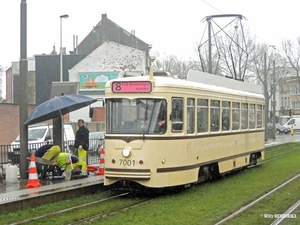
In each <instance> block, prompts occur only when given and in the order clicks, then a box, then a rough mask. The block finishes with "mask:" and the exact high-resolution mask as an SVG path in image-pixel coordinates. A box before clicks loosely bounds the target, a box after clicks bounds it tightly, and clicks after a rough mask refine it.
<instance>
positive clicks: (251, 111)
mask: <svg viewBox="0 0 300 225" xmlns="http://www.w3.org/2000/svg"><path fill="white" fill-rule="evenodd" d="M255 120H256V119H255V105H254V104H249V129H254V128H255Z"/></svg>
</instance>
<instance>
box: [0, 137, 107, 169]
mask: <svg viewBox="0 0 300 225" xmlns="http://www.w3.org/2000/svg"><path fill="white" fill-rule="evenodd" d="M97 141H98V140H96V139H95V140H94V139H92V140H91V139H90V145H93V146H94V145H95V143H98V142H97ZM45 144H49V143H48V142H44V143H38V144H28V153H27V156H26V157H28V158H30V155H31V153H34V151H35V150H36V149H39V148H40V147H41V146H43V145H45ZM102 146H104V141H103V142H102V143H101V144H98V145H97V147H96V149H95V148H94V149H93V150H91V151H88V154H87V164H88V165H93V164H99V159H100V148H101V147H102ZM63 151H65V152H70V153H71V154H75V153H74V141H67V142H66V143H65V149H63ZM28 162H29V161H28ZM19 163H20V145H0V173H2V174H5V165H6V164H13V165H17V166H18V167H19ZM28 165H29V163H28Z"/></svg>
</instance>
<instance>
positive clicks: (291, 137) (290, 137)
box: [265, 131, 300, 147]
mask: <svg viewBox="0 0 300 225" xmlns="http://www.w3.org/2000/svg"><path fill="white" fill-rule="evenodd" d="M289 142H300V131H296V132H294V134H291V133H289V134H277V135H276V136H275V139H273V138H271V139H269V140H267V141H266V142H265V146H266V147H270V146H274V145H279V144H284V143H289Z"/></svg>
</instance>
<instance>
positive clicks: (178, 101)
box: [171, 98, 183, 132]
mask: <svg viewBox="0 0 300 225" xmlns="http://www.w3.org/2000/svg"><path fill="white" fill-rule="evenodd" d="M171 120H172V131H173V132H178V131H182V128H183V100H182V98H173V99H172V113H171Z"/></svg>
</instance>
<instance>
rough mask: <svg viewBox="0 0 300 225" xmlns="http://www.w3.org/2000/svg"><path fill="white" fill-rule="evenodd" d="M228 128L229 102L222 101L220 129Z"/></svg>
mask: <svg viewBox="0 0 300 225" xmlns="http://www.w3.org/2000/svg"><path fill="white" fill-rule="evenodd" d="M229 129H230V102H227V101H222V130H223V131H225V130H229Z"/></svg>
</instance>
